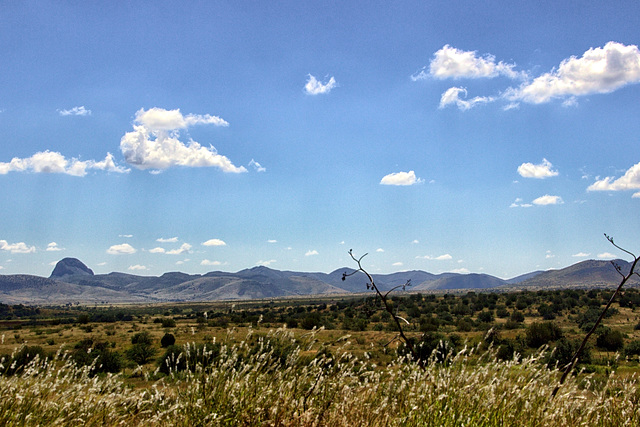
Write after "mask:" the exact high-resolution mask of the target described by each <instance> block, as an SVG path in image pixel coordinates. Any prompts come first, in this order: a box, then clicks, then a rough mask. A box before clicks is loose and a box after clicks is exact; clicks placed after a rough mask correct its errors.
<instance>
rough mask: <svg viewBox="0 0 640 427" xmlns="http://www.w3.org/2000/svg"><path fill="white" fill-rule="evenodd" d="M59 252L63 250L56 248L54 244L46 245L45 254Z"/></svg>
mask: <svg viewBox="0 0 640 427" xmlns="http://www.w3.org/2000/svg"><path fill="white" fill-rule="evenodd" d="M61 250H63V248H61V247H60V246H58V244H57V243H56V242H51V243H49V244H48V245H47V252H57V251H61Z"/></svg>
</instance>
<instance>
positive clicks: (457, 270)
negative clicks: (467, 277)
mask: <svg viewBox="0 0 640 427" xmlns="http://www.w3.org/2000/svg"><path fill="white" fill-rule="evenodd" d="M451 272H452V273H456V274H469V269H468V268H464V267H462V268H454V269H453V270H451Z"/></svg>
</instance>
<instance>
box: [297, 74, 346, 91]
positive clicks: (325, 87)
mask: <svg viewBox="0 0 640 427" xmlns="http://www.w3.org/2000/svg"><path fill="white" fill-rule="evenodd" d="M337 85H338V84H337V83H336V79H335V78H333V77H331V78H330V79H329V81H328V82H326V83H321V82H319V81H318V80H317V79H316V78H315V77H314V76H312V75H311V74H309V80H307V84H306V85H304V90H305V92H307V94H309V95H320V94H323V93H329V92H331V89H333V88H334V87H336V86H337Z"/></svg>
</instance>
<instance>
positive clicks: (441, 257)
mask: <svg viewBox="0 0 640 427" xmlns="http://www.w3.org/2000/svg"><path fill="white" fill-rule="evenodd" d="M416 259H428V260H434V261H447V260H450V259H453V257H452V256H451V255H449V254H443V255H438V256H435V257H434V256H431V255H423V256H416Z"/></svg>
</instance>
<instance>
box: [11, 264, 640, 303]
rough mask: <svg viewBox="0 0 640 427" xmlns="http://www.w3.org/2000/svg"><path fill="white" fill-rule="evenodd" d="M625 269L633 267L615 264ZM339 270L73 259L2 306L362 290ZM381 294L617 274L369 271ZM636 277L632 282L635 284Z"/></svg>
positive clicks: (614, 275)
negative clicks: (115, 268) (202, 267)
mask: <svg viewBox="0 0 640 427" xmlns="http://www.w3.org/2000/svg"><path fill="white" fill-rule="evenodd" d="M616 262H617V263H618V265H620V267H621V268H622V271H623V272H625V271H628V270H629V268H630V263H628V262H625V261H623V260H617V261H616ZM353 271H354V270H353V269H352V268H341V269H337V270H335V271H333V272H331V273H319V272H311V273H304V272H296V271H280V270H274V269H271V268H268V267H262V266H261V267H253V268H248V269H244V270H241V271H238V272H236V273H230V272H222V271H212V272H209V273H206V274H186V273H181V272H168V273H164V274H163V275H161V276H137V275H133V274H126V273H118V272H113V273H109V274H94V272H93V271H92V270H91V269H90V268H88V267H87V266H86V265H84V264H83V263H82V262H81V261H80V260H78V259H76V258H64V259H62V260H60V261H59V262H58V263H57V265H56V266H55V268H54V270H53V272H52V273H51V276H50V277H49V278H45V277H40V276H31V275H23V274H22V275H0V302H2V303H10V304H17V303H24V304H66V303H123V302H162V301H213V300H248V299H264V298H280V297H294V296H305V295H339V294H350V293H365V292H367V288H366V282H367V280H366V276H365V275H364V274H362V273H357V274H354V275H352V276H349V277H347V278H346V279H345V280H342V278H343V273H352V272H353ZM373 279H374V281H375V283H376V285H377V286H378V287H379V288H380V290H382V291H387V290H390V289H392V288H394V287H397V286H401V285H403V284H405V283H407V282H408V281H410V283H411V286H410V287H409V288H408V290H410V291H425V292H438V291H451V290H465V289H469V290H500V291H506V290H510V289H512V290H515V289H539V288H560V287H572V286H573V287H576V286H577V287H604V286H614V285H617V284H618V283H619V281H620V274H619V273H618V272H617V271H616V270H615V268H614V267H613V266H612V265H611V263H610V262H608V261H597V260H588V261H583V262H579V263H577V264H574V265H571V266H569V267H566V268H563V269H559V270H548V271H536V272H532V273H528V274H524V275H521V276H518V277H515V278H512V279H508V280H503V279H500V278H497V277H494V276H490V275H487V274H475V273H471V274H457V273H443V274H432V273H428V272H425V271H420V270H413V271H404V272H397V273H392V274H374V275H373ZM639 283H640V281H639V280H638V278H637V277H635V278H634V279H633V280H631V281H630V283H629V284H630V285H634V284H635V285H638V284H639Z"/></svg>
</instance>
